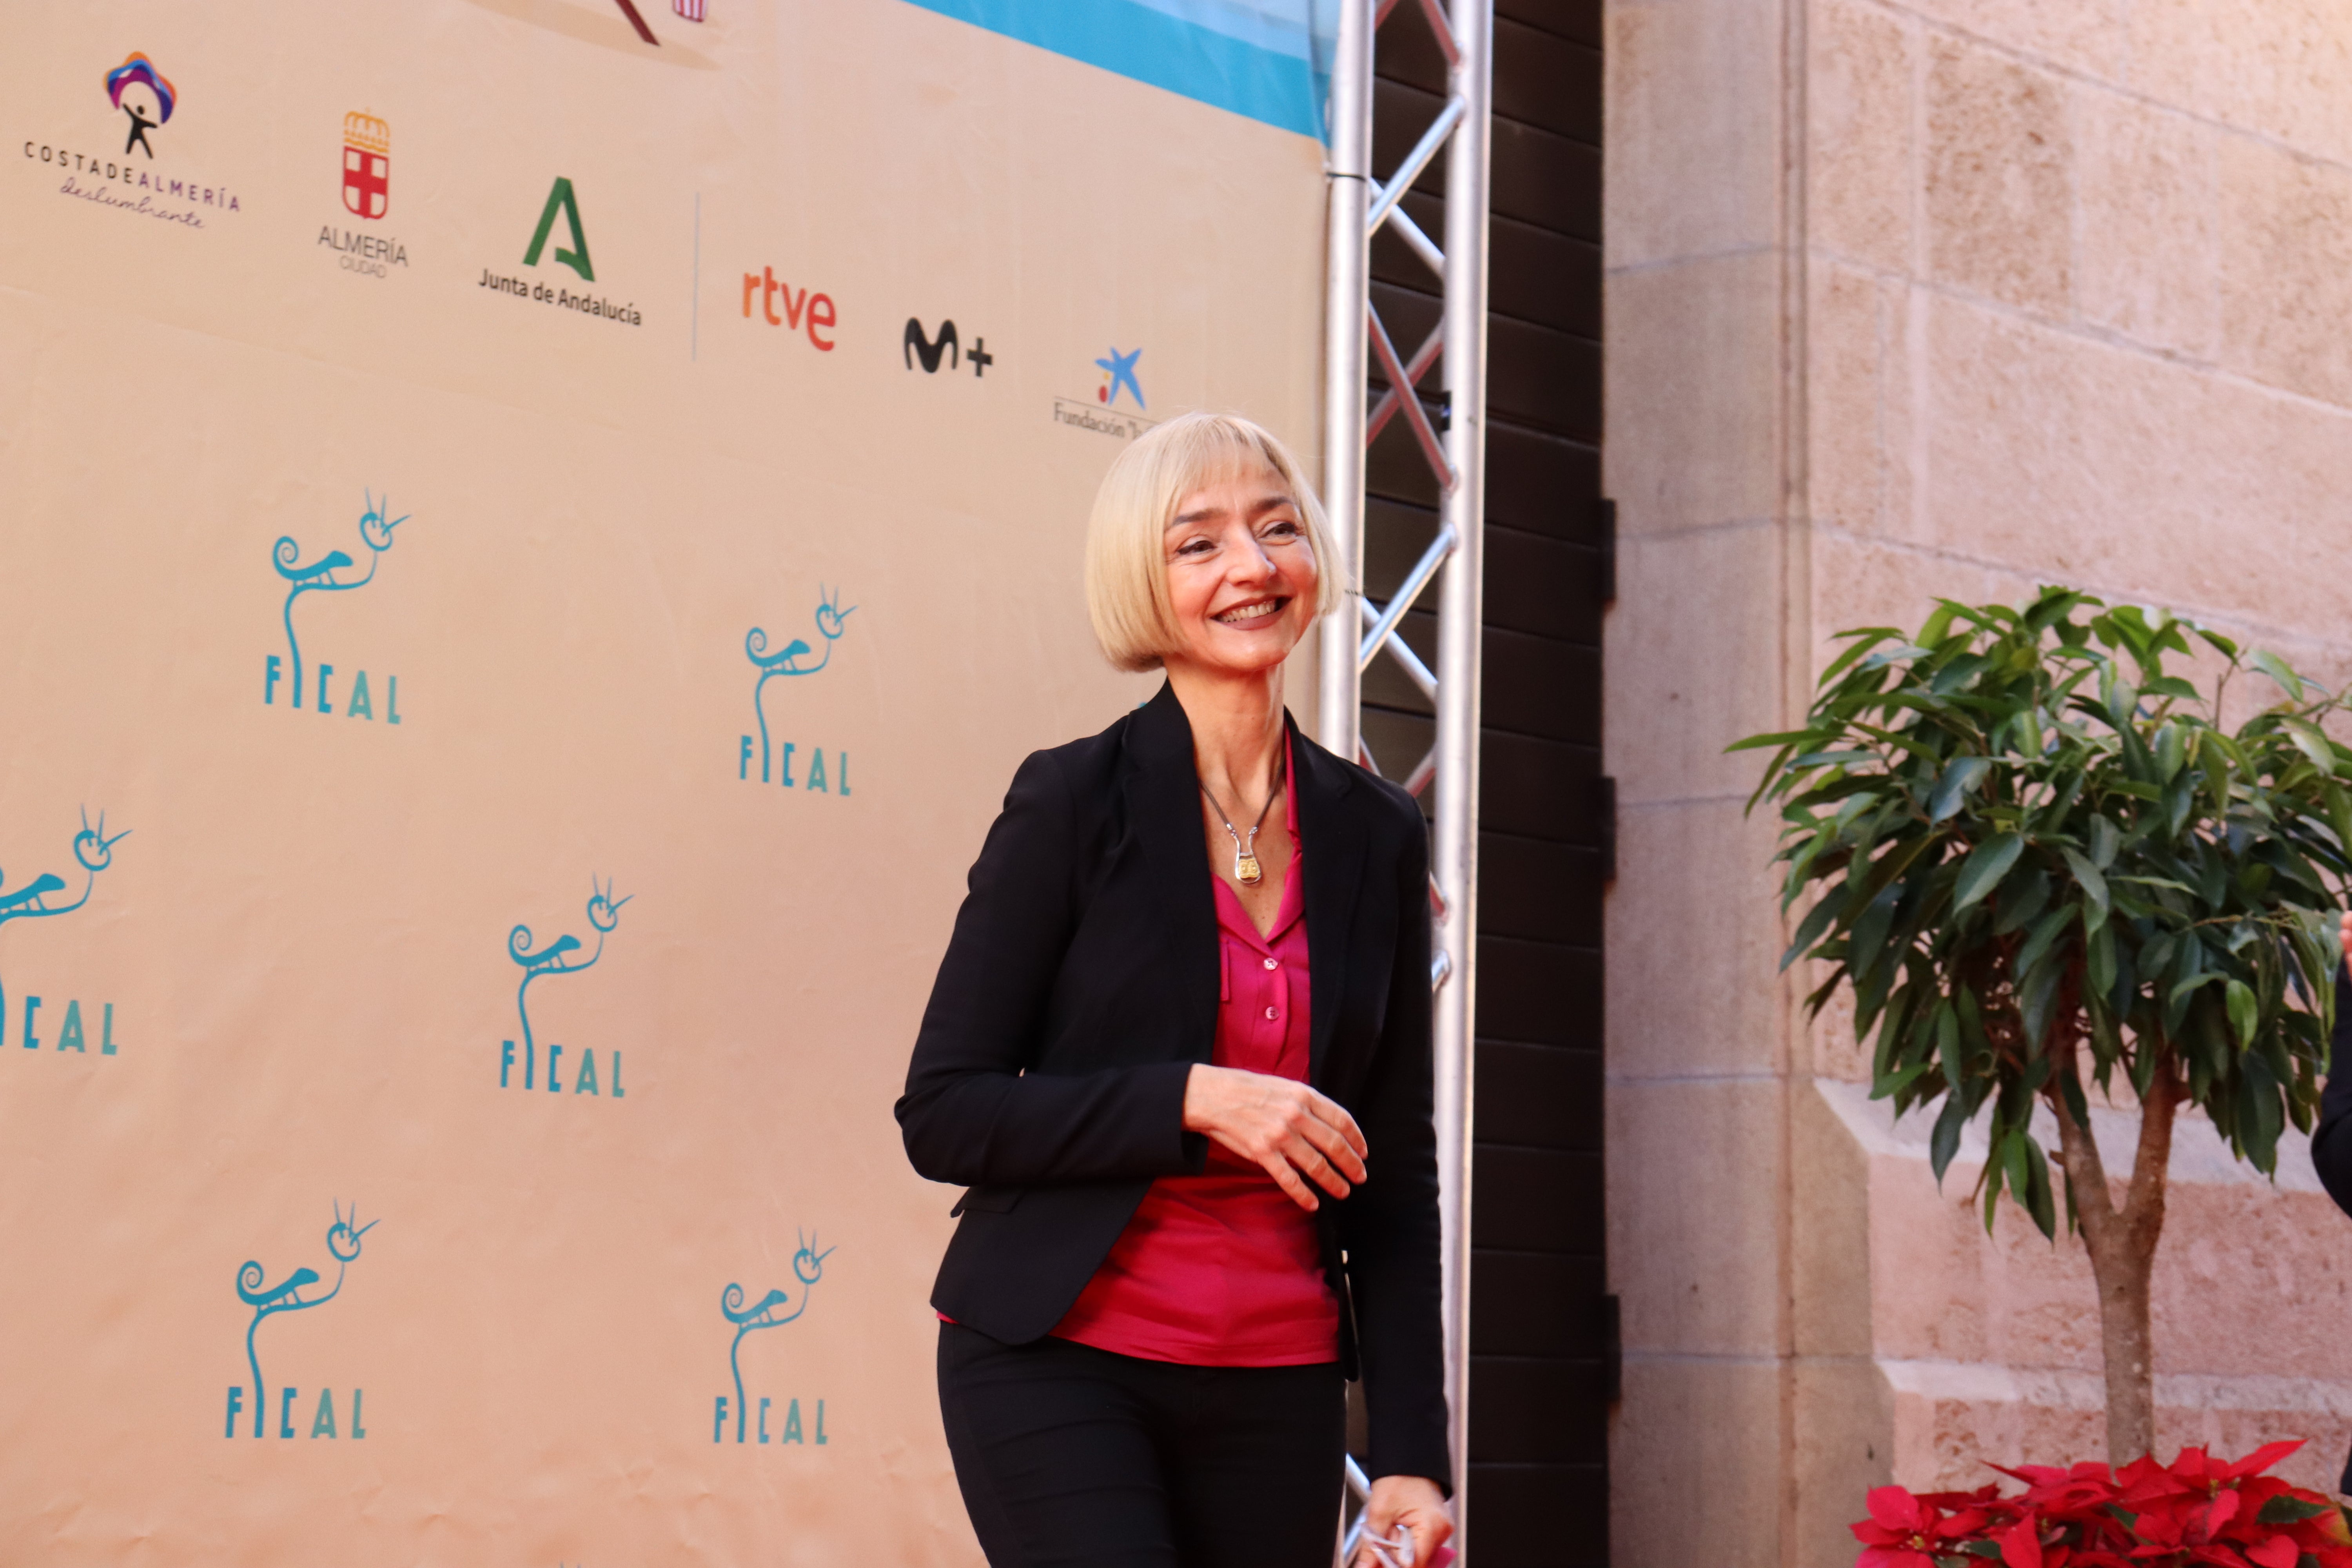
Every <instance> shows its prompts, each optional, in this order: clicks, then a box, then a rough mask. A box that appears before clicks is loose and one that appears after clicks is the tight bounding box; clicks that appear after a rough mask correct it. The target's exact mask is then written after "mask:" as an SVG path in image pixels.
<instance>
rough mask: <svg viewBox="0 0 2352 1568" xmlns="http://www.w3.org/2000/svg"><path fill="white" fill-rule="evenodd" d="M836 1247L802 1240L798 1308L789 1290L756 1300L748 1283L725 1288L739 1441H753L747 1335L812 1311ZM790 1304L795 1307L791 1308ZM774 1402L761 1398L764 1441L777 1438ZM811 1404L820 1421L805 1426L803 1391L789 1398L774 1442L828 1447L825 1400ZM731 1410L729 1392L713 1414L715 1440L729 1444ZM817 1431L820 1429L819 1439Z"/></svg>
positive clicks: (722, 1298) (796, 1260)
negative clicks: (771, 1424)
mask: <svg viewBox="0 0 2352 1568" xmlns="http://www.w3.org/2000/svg"><path fill="white" fill-rule="evenodd" d="M833 1253H834V1249H833V1248H832V1247H826V1248H825V1249H824V1251H823V1252H819V1251H818V1250H817V1249H816V1237H813V1236H811V1237H801V1238H800V1247H799V1249H798V1250H797V1251H795V1252H794V1253H793V1279H797V1280H798V1281H800V1287H801V1300H800V1305H799V1306H797V1307H795V1306H793V1304H792V1303H793V1298H792V1292H791V1290H789V1289H781V1290H771V1291H769V1292H768V1293H767V1294H766V1295H764V1296H762V1297H761V1298H760V1299H759V1300H757V1301H751V1299H750V1297H749V1295H748V1294H747V1293H746V1292H745V1290H744V1289H743V1287H742V1286H740V1285H737V1284H730V1285H729V1286H728V1287H727V1289H724V1290H722V1291H720V1292H719V1314H720V1315H721V1316H722V1317H724V1318H725V1319H726V1320H727V1321H728V1322H730V1324H732V1325H733V1326H734V1329H735V1337H734V1338H733V1339H732V1340H730V1342H728V1345H727V1366H728V1370H730V1372H732V1373H734V1374H735V1403H734V1405H732V1406H731V1409H732V1412H733V1415H734V1418H735V1420H734V1426H735V1441H737V1442H738V1443H747V1442H750V1441H751V1431H752V1430H753V1428H752V1424H751V1414H752V1412H751V1405H750V1402H749V1401H748V1400H747V1399H746V1398H745V1396H744V1393H743V1341H744V1338H745V1337H746V1336H747V1335H751V1334H755V1333H757V1332H759V1331H761V1330H762V1329H780V1328H782V1327H783V1326H784V1325H785V1324H786V1323H789V1322H791V1321H793V1319H795V1318H797V1317H799V1316H800V1315H801V1314H802V1313H803V1312H805V1311H807V1310H808V1305H809V1297H810V1295H811V1294H812V1293H813V1292H814V1290H815V1289H816V1282H817V1281H818V1280H819V1279H823V1278H824V1260H825V1259H826V1258H830V1257H832V1256H833ZM747 1302H748V1303H749V1304H748V1305H747V1304H746V1303H747ZM787 1308H789V1309H790V1310H786V1309H787ZM774 1404H775V1400H774V1399H773V1398H772V1396H770V1395H767V1394H761V1396H760V1409H759V1424H758V1428H757V1430H758V1432H759V1440H760V1441H761V1442H762V1443H765V1442H769V1441H771V1440H773V1441H775V1442H778V1443H803V1444H805V1443H809V1442H811V1441H812V1440H813V1441H814V1443H815V1444H817V1445H818V1446H823V1445H824V1443H825V1442H826V1440H827V1439H826V1437H825V1435H824V1400H822V1399H816V1400H813V1401H811V1406H812V1410H813V1414H814V1426H811V1427H806V1428H803V1426H802V1425H801V1401H800V1395H798V1394H793V1395H791V1396H790V1397H789V1398H788V1399H787V1400H786V1402H785V1406H784V1415H783V1425H782V1426H780V1427H778V1428H777V1430H776V1432H775V1434H774V1435H773V1438H772V1439H771V1436H770V1434H769V1431H768V1412H769V1410H770V1408H771V1407H772V1405H774ZM729 1412H730V1405H728V1403H727V1395H725V1394H719V1395H718V1396H717V1398H716V1402H715V1404H714V1405H713V1407H712V1411H711V1416H710V1440H711V1441H712V1442H714V1443H723V1442H725V1441H726V1440H727V1426H728V1419H727V1418H728V1415H729ZM812 1433H814V1438H813V1439H812V1436H811V1434H812Z"/></svg>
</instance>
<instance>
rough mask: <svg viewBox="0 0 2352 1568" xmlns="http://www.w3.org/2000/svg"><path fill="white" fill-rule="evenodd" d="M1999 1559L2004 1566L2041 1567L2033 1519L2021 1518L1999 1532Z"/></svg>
mask: <svg viewBox="0 0 2352 1568" xmlns="http://www.w3.org/2000/svg"><path fill="white" fill-rule="evenodd" d="M2000 1560H2001V1562H2002V1563H2004V1564H2006V1568H2043V1564H2042V1537H2041V1536H2040V1535H2039V1534H2037V1533H2036V1532H2035V1529H2034V1521H2032V1520H2031V1519H2021V1520H2020V1521H2017V1522H2016V1523H2015V1524H2013V1525H2011V1526H2010V1528H2009V1529H2007V1530H2004V1531H2001V1532H2000Z"/></svg>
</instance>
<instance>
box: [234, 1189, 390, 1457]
mask: <svg viewBox="0 0 2352 1568" xmlns="http://www.w3.org/2000/svg"><path fill="white" fill-rule="evenodd" d="M359 1219H360V1211H359V1205H357V1204H353V1205H352V1213H351V1217H350V1218H348V1219H346V1218H345V1217H343V1206H342V1205H341V1204H340V1203H338V1204H337V1205H335V1223H334V1224H333V1225H331V1226H329V1227H328V1228H327V1252H328V1255H329V1256H330V1257H331V1258H333V1259H334V1260H335V1282H334V1284H332V1285H331V1286H329V1287H328V1288H327V1289H326V1290H324V1291H322V1292H320V1294H318V1295H306V1294H305V1293H304V1292H306V1291H308V1290H309V1289H310V1287H312V1286H313V1285H316V1284H318V1283H319V1272H318V1270H316V1269H314V1268H296V1269H295V1270H294V1271H293V1272H292V1273H290V1274H289V1275H287V1276H286V1277H285V1278H284V1279H280V1280H279V1281H278V1283H277V1284H275V1285H272V1284H269V1283H268V1279H269V1271H268V1269H266V1268H262V1266H261V1265H260V1264H259V1263H257V1262H255V1261H253V1260H250V1259H248V1260H247V1262H246V1263H244V1264H243V1265H242V1266H240V1267H239V1268H238V1269H237V1271H236V1299H237V1300H240V1301H242V1302H244V1303H245V1304H246V1305H247V1306H248V1307H250V1308H252V1309H253V1321H251V1322H249V1323H247V1325H246V1330H245V1362H246V1366H247V1369H248V1370H249V1371H250V1372H251V1373H252V1374H253V1404H252V1406H251V1408H252V1411H253V1435H254V1436H257V1437H258V1436H261V1435H262V1433H263V1431H264V1429H265V1428H266V1426H268V1422H267V1420H266V1417H268V1415H271V1414H273V1412H272V1411H271V1409H270V1407H269V1398H268V1384H265V1383H263V1382H262V1380H261V1348H260V1346H259V1344H258V1343H257V1339H256V1337H257V1335H258V1334H259V1333H260V1332H261V1325H262V1324H263V1323H265V1322H267V1321H269V1320H270V1319H271V1318H273V1317H276V1316H277V1315H278V1314H279V1313H281V1312H308V1311H311V1310H315V1309H317V1308H320V1307H323V1306H325V1305H326V1304H327V1303H328V1302H330V1301H331V1300H334V1299H335V1298H336V1297H338V1296H340V1295H341V1294H342V1293H343V1276H344V1272H345V1270H347V1269H349V1268H351V1266H352V1264H353V1263H354V1262H356V1261H358V1259H359V1256H360V1244H361V1241H362V1238H363V1237H365V1236H366V1235H367V1233H368V1232H369V1231H372V1230H373V1229H374V1228H375V1227H376V1226H377V1225H378V1224H379V1223H381V1222H380V1221H377V1220H370V1221H368V1223H367V1224H365V1225H362V1224H360V1223H359ZM301 1393H302V1391H301V1390H300V1389H299V1387H296V1386H294V1385H292V1384H289V1385H288V1386H286V1387H285V1388H283V1389H280V1390H279V1391H278V1405H277V1409H276V1411H275V1412H274V1414H275V1415H276V1416H277V1418H278V1419H277V1427H278V1436H280V1437H292V1436H297V1435H298V1434H297V1431H296V1429H295V1425H294V1402H295V1401H296V1400H297V1399H298V1398H299V1397H300V1396H301ZM364 1394H365V1391H364V1390H362V1389H359V1388H354V1389H352V1393H351V1398H350V1399H349V1400H348V1401H347V1402H346V1403H345V1404H344V1405H343V1406H342V1414H341V1416H340V1417H339V1416H338V1414H337V1410H336V1405H335V1391H334V1390H333V1389H332V1388H331V1387H328V1388H321V1389H320V1390H319V1399H318V1403H317V1405H316V1406H315V1407H314V1408H313V1409H312V1410H311V1413H310V1436H313V1437H334V1438H341V1436H342V1434H343V1428H344V1426H345V1425H346V1424H348V1426H349V1428H350V1431H351V1435H352V1437H354V1438H361V1437H365V1436H367V1426H366V1425H365V1423H366V1419H367V1416H366V1410H365V1407H364V1404H363V1397H364ZM246 1409H247V1405H246V1390H245V1389H244V1388H243V1387H241V1386H240V1385H238V1384H230V1385H229V1390H228V1421H227V1424H226V1426H225V1428H224V1429H223V1431H222V1436H226V1437H234V1436H236V1429H237V1417H238V1416H239V1415H241V1414H243V1413H244V1411H245V1410H246Z"/></svg>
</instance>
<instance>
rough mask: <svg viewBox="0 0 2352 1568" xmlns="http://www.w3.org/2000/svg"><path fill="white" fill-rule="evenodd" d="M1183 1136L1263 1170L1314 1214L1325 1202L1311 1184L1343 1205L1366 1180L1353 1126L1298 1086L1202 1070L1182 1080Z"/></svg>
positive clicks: (1257, 1075)
mask: <svg viewBox="0 0 2352 1568" xmlns="http://www.w3.org/2000/svg"><path fill="white" fill-rule="evenodd" d="M1184 1131H1187V1132H1204V1133H1206V1134H1208V1135H1209V1136H1210V1137H1212V1138H1213V1139H1215V1140H1216V1141H1217V1142H1220V1143H1222V1144H1223V1145H1224V1146H1225V1147H1226V1148H1228V1149H1230V1150H1232V1151H1233V1152H1234V1153H1236V1154H1238V1155H1240V1156H1241V1157H1242V1158H1243V1159H1244V1160H1247V1161H1249V1162H1250V1163H1253V1164H1255V1165H1258V1166H1260V1167H1262V1168H1263V1169H1264V1170H1265V1173H1266V1174H1267V1175H1269V1176H1272V1177H1273V1178H1274V1179H1275V1182H1276V1184H1277V1185H1279V1186H1280V1187H1281V1188H1282V1190H1283V1191H1284V1192H1286V1193H1287V1194H1290V1201H1291V1202H1292V1203H1295V1204H1297V1205H1298V1206H1299V1207H1300V1208H1303V1209H1305V1210H1306V1211H1307V1213H1309V1214H1312V1213H1314V1212H1315V1211H1316V1210H1317V1209H1318V1208H1319V1207H1321V1206H1322V1200H1320V1199H1319V1198H1318V1197H1317V1196H1316V1195H1315V1194H1314V1192H1313V1190H1312V1189H1310V1188H1309V1187H1308V1186H1307V1182H1309V1181H1311V1182H1313V1183H1314V1184H1315V1185H1316V1186H1318V1187H1320V1188H1322V1189H1323V1190H1324V1191H1325V1192H1327V1193H1328V1194H1331V1195H1332V1196H1333V1197H1335V1198H1344V1197H1346V1196H1347V1195H1348V1194H1349V1192H1350V1191H1351V1190H1352V1189H1351V1187H1350V1186H1349V1184H1350V1183H1354V1182H1360V1181H1362V1180H1363V1179H1364V1156H1365V1155H1366V1154H1368V1153H1370V1149H1368V1148H1367V1147H1366V1145H1365V1143H1364V1134H1363V1133H1362V1131H1360V1130H1359V1129H1358V1128H1357V1126H1356V1119H1355V1118H1354V1117H1352V1116H1350V1115H1349V1114H1348V1113H1347V1112H1346V1111H1345V1110H1341V1109H1340V1108H1339V1102H1338V1101H1337V1100H1332V1099H1330V1098H1329V1097H1328V1096H1326V1095H1322V1094H1318V1093H1317V1092H1316V1091H1315V1090H1314V1089H1309V1088H1307V1085H1305V1084H1303V1083H1300V1082H1299V1081H1298V1080H1297V1079H1288V1078H1277V1077H1276V1076H1274V1075H1273V1074H1271V1073H1262V1072H1244V1071H1243V1070H1242V1069H1240V1068H1217V1067H1210V1066H1208V1065H1207V1064H1205V1063H1199V1062H1196V1063H1194V1064H1193V1067H1192V1075H1191V1076H1190V1077H1189V1078H1187V1079H1185V1080H1184ZM1302 1176H1304V1177H1305V1178H1306V1180H1305V1181H1302V1180H1300V1178H1301V1177H1302Z"/></svg>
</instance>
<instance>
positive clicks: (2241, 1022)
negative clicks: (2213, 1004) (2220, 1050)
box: [2223, 977, 2263, 1050]
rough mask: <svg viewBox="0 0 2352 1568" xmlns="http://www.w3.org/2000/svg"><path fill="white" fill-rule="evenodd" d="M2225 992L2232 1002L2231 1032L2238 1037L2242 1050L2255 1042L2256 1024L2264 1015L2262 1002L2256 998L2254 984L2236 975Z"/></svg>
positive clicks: (2239, 1046) (2230, 1002)
mask: <svg viewBox="0 0 2352 1568" xmlns="http://www.w3.org/2000/svg"><path fill="white" fill-rule="evenodd" d="M2223 994H2224V995H2225V996H2226V998H2227V999H2228V1001H2229V1004H2230V1032H2231V1034H2233V1035H2235V1036H2237V1037H2238V1048H2239V1049H2240V1050H2244V1049H2245V1048H2246V1047H2249V1046H2251V1045H2252V1044H2253V1043H2254V1026H2255V1024H2256V1021H2257V1020H2258V1019H2259V1018H2260V1017H2261V1016H2262V1010H2263V1008H2262V1004H2261V1003H2260V1002H2258V1001H2256V1000H2255V999H2254V988H2253V987H2252V986H2251V985H2249V984H2246V983H2245V982H2244V981H2242V980H2239V979H2236V978H2234V977H2233V978H2232V979H2231V981H2230V983H2229V984H2228V986H2227V987H2226V988H2225V989H2224V992H2223Z"/></svg>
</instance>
